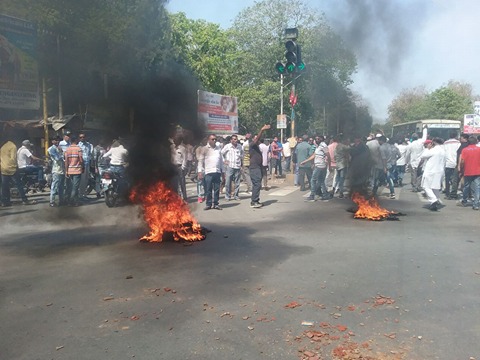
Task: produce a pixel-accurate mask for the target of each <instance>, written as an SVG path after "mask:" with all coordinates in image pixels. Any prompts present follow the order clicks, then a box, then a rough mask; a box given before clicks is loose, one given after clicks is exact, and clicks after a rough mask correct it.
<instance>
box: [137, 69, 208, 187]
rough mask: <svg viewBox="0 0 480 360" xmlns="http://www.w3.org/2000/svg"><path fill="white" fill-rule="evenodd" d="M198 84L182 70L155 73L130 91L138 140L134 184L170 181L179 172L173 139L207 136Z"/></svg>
mask: <svg viewBox="0 0 480 360" xmlns="http://www.w3.org/2000/svg"><path fill="white" fill-rule="evenodd" d="M197 89H198V83H197V82H196V81H195V80H194V79H193V78H192V77H189V76H187V75H181V74H180V73H178V72H172V73H169V74H162V75H155V76H153V77H152V78H150V79H149V80H147V81H146V82H144V83H142V84H141V85H139V86H136V87H135V88H132V90H133V91H132V92H129V98H128V101H129V102H130V103H131V106H132V108H133V110H134V119H133V128H134V139H133V142H132V144H131V148H130V149H129V150H130V165H129V167H128V173H129V176H130V178H131V180H132V182H133V185H137V186H138V185H139V184H142V185H144V186H149V185H152V184H154V183H157V182H158V181H164V182H169V181H170V180H171V179H172V178H173V177H174V175H175V171H176V170H175V168H174V166H173V165H172V162H171V150H170V141H169V138H173V137H174V136H175V135H176V134H182V133H183V136H184V138H185V142H190V143H193V144H195V143H196V142H198V141H199V140H200V139H201V137H202V136H203V128H202V127H201V126H200V125H199V123H198V122H197V101H198V99H197Z"/></svg>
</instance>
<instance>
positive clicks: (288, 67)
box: [287, 62, 295, 74]
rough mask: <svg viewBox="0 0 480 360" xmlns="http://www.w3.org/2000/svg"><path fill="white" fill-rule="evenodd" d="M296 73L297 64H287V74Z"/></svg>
mask: <svg viewBox="0 0 480 360" xmlns="http://www.w3.org/2000/svg"><path fill="white" fill-rule="evenodd" d="M294 71H295V64H294V63H292V62H289V63H287V72H289V73H290V74H291V73H293V72H294Z"/></svg>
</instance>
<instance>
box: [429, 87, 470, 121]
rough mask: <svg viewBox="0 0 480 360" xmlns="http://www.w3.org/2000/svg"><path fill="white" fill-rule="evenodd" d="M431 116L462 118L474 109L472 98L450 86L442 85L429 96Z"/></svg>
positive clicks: (437, 117)
mask: <svg viewBox="0 0 480 360" xmlns="http://www.w3.org/2000/svg"><path fill="white" fill-rule="evenodd" d="M427 104H428V107H429V108H430V114H431V116H430V117H431V118H436V119H452V120H462V119H463V115H464V114H467V113H469V112H471V111H472V100H471V98H469V97H466V96H465V95H462V94H461V93H458V92H456V91H455V90H454V89H452V88H449V87H441V88H439V89H437V90H435V91H434V92H432V93H431V94H430V95H429V96H428V98H427Z"/></svg>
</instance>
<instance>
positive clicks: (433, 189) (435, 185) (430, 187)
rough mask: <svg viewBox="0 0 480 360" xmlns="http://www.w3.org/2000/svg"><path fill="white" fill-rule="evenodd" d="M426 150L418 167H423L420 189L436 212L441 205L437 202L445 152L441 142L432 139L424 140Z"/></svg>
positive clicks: (431, 208)
mask: <svg viewBox="0 0 480 360" xmlns="http://www.w3.org/2000/svg"><path fill="white" fill-rule="evenodd" d="M425 143H426V144H427V148H426V149H425V150H424V151H423V152H422V155H421V156H420V163H419V166H420V165H421V164H422V163H423V162H425V165H424V166H423V175H422V188H423V189H424V190H425V194H426V195H427V198H428V201H429V202H430V206H429V207H428V208H429V209H430V210H432V211H437V210H438V207H439V206H440V205H441V204H440V201H439V197H440V189H441V188H442V180H443V176H444V175H445V150H444V149H443V146H441V145H442V144H443V140H442V139H440V138H434V139H433V140H426V141H425Z"/></svg>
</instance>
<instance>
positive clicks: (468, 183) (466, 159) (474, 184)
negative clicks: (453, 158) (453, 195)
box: [458, 135, 480, 210]
mask: <svg viewBox="0 0 480 360" xmlns="http://www.w3.org/2000/svg"><path fill="white" fill-rule="evenodd" d="M477 142H478V141H477V138H476V137H475V136H473V135H472V136H470V137H469V138H468V146H467V147H466V148H465V149H463V150H462V154H461V155H460V162H459V164H458V172H459V173H462V174H463V177H464V182H465V183H464V187H463V198H462V205H463V206H467V200H468V195H469V189H471V190H472V194H473V205H472V208H473V210H478V208H479V205H480V204H479V202H480V147H478V146H477Z"/></svg>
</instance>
